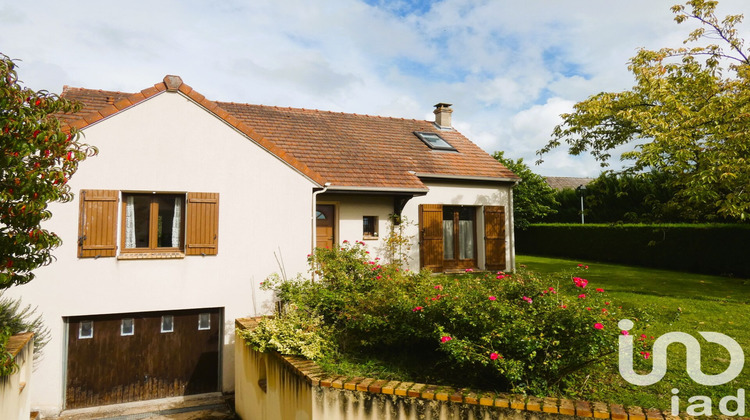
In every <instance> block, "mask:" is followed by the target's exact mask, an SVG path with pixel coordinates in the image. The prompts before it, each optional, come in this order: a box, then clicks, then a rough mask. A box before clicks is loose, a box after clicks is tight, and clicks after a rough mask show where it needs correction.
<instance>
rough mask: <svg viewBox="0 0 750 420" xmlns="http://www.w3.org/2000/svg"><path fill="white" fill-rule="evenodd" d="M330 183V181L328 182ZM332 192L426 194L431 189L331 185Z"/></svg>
mask: <svg viewBox="0 0 750 420" xmlns="http://www.w3.org/2000/svg"><path fill="white" fill-rule="evenodd" d="M328 184H329V185H330V183H328ZM328 190H329V191H330V192H332V193H333V192H336V193H347V192H350V193H360V194H361V193H381V194H390V193H396V194H414V195H425V194H427V193H428V192H429V191H430V190H429V189H428V188H397V187H396V188H393V187H356V186H352V187H347V186H340V187H331V188H329V189H328Z"/></svg>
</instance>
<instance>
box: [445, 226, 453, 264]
mask: <svg viewBox="0 0 750 420" xmlns="http://www.w3.org/2000/svg"><path fill="white" fill-rule="evenodd" d="M454 255H455V253H454V252H453V219H451V220H443V259H444V260H452V259H453V258H454Z"/></svg>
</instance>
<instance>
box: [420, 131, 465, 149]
mask: <svg viewBox="0 0 750 420" xmlns="http://www.w3.org/2000/svg"><path fill="white" fill-rule="evenodd" d="M414 134H415V135H416V136H417V137H419V139H420V140H422V141H423V142H424V143H425V144H426V145H428V146H430V149H435V150H452V151H454V152H455V151H456V149H455V148H454V147H453V146H451V145H450V143H448V142H447V141H445V140H444V139H443V138H442V137H440V136H438V135H437V134H435V133H425V132H422V131H415V132H414Z"/></svg>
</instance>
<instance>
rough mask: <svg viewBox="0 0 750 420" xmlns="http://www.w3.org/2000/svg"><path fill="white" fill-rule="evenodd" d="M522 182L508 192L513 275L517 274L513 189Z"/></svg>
mask: <svg viewBox="0 0 750 420" xmlns="http://www.w3.org/2000/svg"><path fill="white" fill-rule="evenodd" d="M519 182H520V180H516V181H515V182H514V183H513V186H512V187H511V188H510V191H508V206H510V220H509V223H510V231H511V234H510V237H509V238H508V242H509V244H508V245H509V246H510V266H511V269H510V271H511V273H515V272H516V228H515V224H516V221H515V212H514V211H513V188H514V187H515V186H516V185H518V183H519Z"/></svg>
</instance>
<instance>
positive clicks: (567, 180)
mask: <svg viewBox="0 0 750 420" xmlns="http://www.w3.org/2000/svg"><path fill="white" fill-rule="evenodd" d="M544 180H545V181H547V185H549V186H550V187H551V188H553V189H556V190H564V189H566V188H569V189H571V190H575V189H576V188H578V187H580V186H584V187H585V186H586V185H588V184H589V183H590V182H591V181H593V180H594V178H583V177H571V176H548V177H545V178H544Z"/></svg>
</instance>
